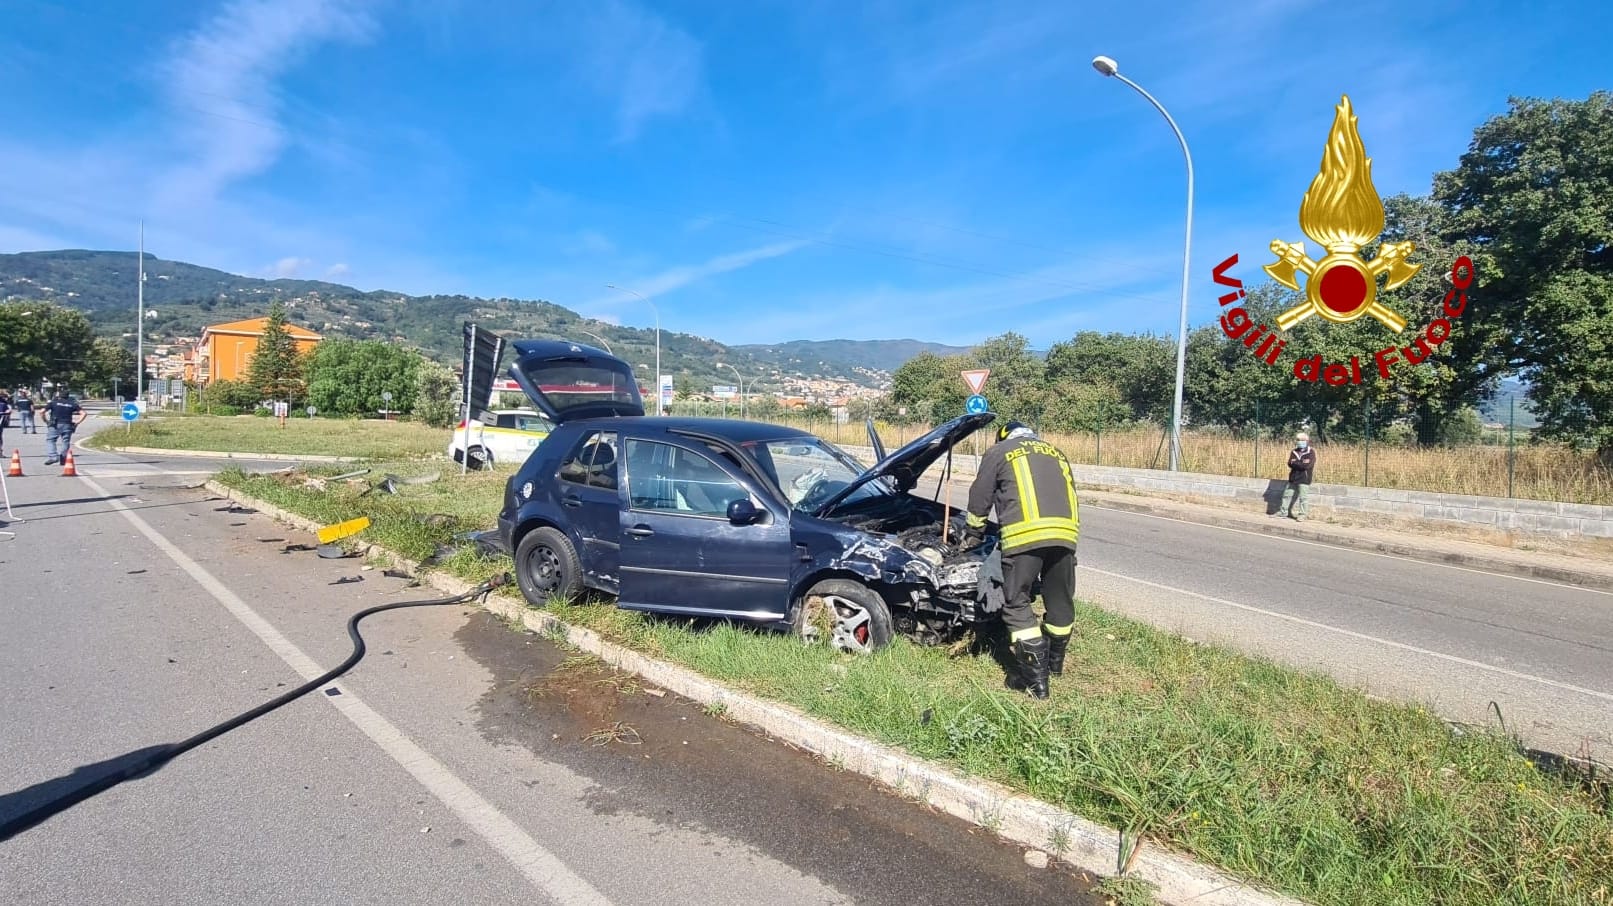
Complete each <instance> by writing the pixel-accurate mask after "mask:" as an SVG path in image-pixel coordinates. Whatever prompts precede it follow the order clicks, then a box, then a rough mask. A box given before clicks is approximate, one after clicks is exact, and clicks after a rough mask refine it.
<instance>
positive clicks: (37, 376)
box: [0, 302, 95, 388]
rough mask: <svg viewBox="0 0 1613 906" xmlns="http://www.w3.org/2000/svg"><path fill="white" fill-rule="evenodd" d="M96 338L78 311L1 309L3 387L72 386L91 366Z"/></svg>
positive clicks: (15, 305)
mask: <svg viewBox="0 0 1613 906" xmlns="http://www.w3.org/2000/svg"><path fill="white" fill-rule="evenodd" d="M94 345H95V334H94V332H93V330H92V329H91V327H90V322H89V319H87V318H85V317H84V315H83V314H81V313H80V312H77V311H74V310H72V309H70V308H64V307H62V306H60V305H55V304H53V303H50V302H8V303H5V304H0V387H22V386H32V387H36V388H37V387H38V385H39V382H40V381H41V380H42V379H45V378H49V379H50V380H51V381H52V382H53V383H67V384H68V386H70V387H71V386H73V384H72V376H73V375H74V374H75V373H82V372H83V370H84V368H85V366H86V365H87V364H88V363H89V361H90V358H91V353H92V351H93V349H94Z"/></svg>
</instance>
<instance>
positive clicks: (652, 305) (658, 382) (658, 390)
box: [605, 283, 664, 415]
mask: <svg viewBox="0 0 1613 906" xmlns="http://www.w3.org/2000/svg"><path fill="white" fill-rule="evenodd" d="M605 288H606V289H614V290H616V291H617V292H619V293H627V294H629V295H633V296H638V297H639V298H640V299H642V300H643V301H644V304H646V305H648V306H649V307H650V310H651V311H653V312H655V414H656V415H662V414H664V413H663V411H662V409H661V309H659V308H656V307H655V303H654V302H651V301H650V300H649V299H646V298H645V297H644V294H643V293H638V292H634V291H633V290H630V289H627V288H625V287H621V286H617V285H616V284H614V283H607V284H605Z"/></svg>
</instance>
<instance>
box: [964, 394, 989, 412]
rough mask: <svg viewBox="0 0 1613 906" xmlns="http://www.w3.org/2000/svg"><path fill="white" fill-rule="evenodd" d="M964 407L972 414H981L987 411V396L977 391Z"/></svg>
mask: <svg viewBox="0 0 1613 906" xmlns="http://www.w3.org/2000/svg"><path fill="white" fill-rule="evenodd" d="M964 408H965V409H967V410H968V411H969V414H970V415H979V414H980V413H982V412H985V411H987V408H988V407H987V406H986V398H985V397H983V396H981V395H980V394H978V393H976V394H975V395H974V396H971V397H969V402H968V403H967V404H966V405H965V406H964Z"/></svg>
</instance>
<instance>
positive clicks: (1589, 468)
mask: <svg viewBox="0 0 1613 906" xmlns="http://www.w3.org/2000/svg"><path fill="white" fill-rule="evenodd" d="M781 421H782V423H786V424H797V425H799V426H800V427H803V428H808V429H809V430H811V431H813V432H814V433H816V434H818V435H819V436H821V437H825V438H827V439H829V440H832V441H834V442H836V443H840V444H846V445H863V444H866V443H867V431H866V429H865V428H864V427H863V426H862V425H858V424H846V425H833V424H825V423H824V422H822V421H819V422H817V423H816V424H810V425H809V424H807V423H806V422H804V421H800V420H796V419H786V420H781ZM878 429H879V434H880V439H881V440H882V441H883V442H884V444H885V446H886V448H887V449H895V448H896V447H898V446H900V445H901V444H903V443H905V442H907V441H910V440H912V439H913V438H915V437H918V436H919V435H921V434H923V433H924V432H925V431H927V430H928V428H927V427H925V426H922V425H920V426H911V425H910V426H906V427H898V426H894V425H886V424H880V425H879V426H878ZM1044 436H1045V437H1046V438H1047V439H1048V440H1049V441H1051V442H1052V443H1054V444H1055V445H1056V446H1058V448H1059V449H1061V450H1063V451H1064V453H1065V455H1066V456H1069V457H1070V460H1071V461H1072V462H1077V463H1085V464H1089V465H1105V466H1125V467H1129V468H1137V469H1147V468H1155V469H1163V468H1165V465H1166V463H1167V462H1168V459H1169V451H1168V450H1167V449H1166V446H1165V443H1164V434H1163V431H1161V430H1160V429H1158V428H1153V429H1138V428H1133V429H1128V430H1122V431H1115V432H1105V433H1104V434H1103V435H1102V437H1099V436H1098V435H1096V434H1057V433H1049V434H1046V435H1044ZM986 442H987V441H986V438H983V437H982V438H978V439H977V442H976V443H975V444H973V445H971V444H970V443H969V442H965V444H964V445H963V446H962V447H961V448H960V452H966V453H973V452H977V449H983V448H984V447H985V445H986ZM1288 449H1289V445H1288V444H1287V443H1286V442H1284V441H1276V440H1269V439H1266V438H1262V439H1261V440H1260V442H1259V445H1258V450H1257V447H1256V443H1255V441H1254V440H1253V439H1250V438H1237V437H1231V436H1228V435H1226V434H1218V433H1211V432H1194V431H1189V432H1187V433H1186V434H1185V435H1183V437H1182V463H1181V466H1182V470H1183V471H1187V472H1200V473H1205V474H1210V475H1230V476H1234V477H1240V478H1287V477H1288V468H1287V465H1286V463H1287V458H1288ZM1316 451H1317V460H1318V465H1317V470H1316V480H1317V481H1318V482H1323V483H1327V484H1346V485H1356V486H1366V487H1377V488H1403V489H1407V490H1418V491H1434V492H1438V493H1443V494H1469V495H1474V496H1480V497H1507V496H1509V487H1508V477H1507V473H1508V468H1509V458H1510V460H1511V463H1510V467H1511V472H1512V478H1511V487H1510V496H1513V497H1521V498H1528V499H1533V500H1560V501H1566V502H1569V503H1597V504H1609V505H1613V471H1610V470H1609V469H1608V468H1607V467H1605V466H1602V465H1600V464H1598V462H1597V460H1596V457H1595V455H1594V454H1593V453H1589V452H1576V451H1574V450H1570V449H1568V448H1567V447H1563V446H1559V445H1552V444H1528V443H1524V442H1522V441H1521V440H1520V442H1519V443H1518V444H1517V446H1516V447H1515V448H1514V449H1513V450H1511V451H1510V452H1509V451H1508V449H1507V447H1506V445H1505V444H1500V445H1488V444H1473V445H1470V446H1461V447H1415V446H1410V447H1408V446H1398V445H1390V444H1382V443H1374V444H1372V445H1371V446H1370V447H1368V446H1367V445H1365V444H1361V443H1329V444H1319V445H1317V448H1316Z"/></svg>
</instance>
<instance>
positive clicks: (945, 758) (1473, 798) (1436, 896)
mask: <svg viewBox="0 0 1613 906" xmlns="http://www.w3.org/2000/svg"><path fill="white" fill-rule="evenodd" d="M412 467H413V468H414V469H415V470H416V471H419V470H420V469H421V468H422V467H421V466H420V465H419V464H413V466H412ZM401 468H403V467H402V466H400V467H399V469H401ZM329 471H335V467H332V469H331V470H329ZM395 471H396V470H395ZM399 474H402V473H401V471H399ZM506 474H507V473H506ZM504 477H505V476H504V474H500V473H493V474H488V475H472V476H470V477H469V478H468V479H464V480H461V479H460V478H459V476H458V474H457V473H454V474H453V475H452V476H450V477H449V478H447V479H446V480H444V481H442V482H439V483H437V484H432V485H425V486H421V487H415V488H407V489H405V493H404V494H403V495H400V496H396V497H391V496H377V495H374V494H371V495H369V496H366V497H362V498H360V497H357V496H354V492H353V491H351V490H336V491H326V492H324V493H320V492H315V491H310V490H307V489H305V488H302V487H299V486H297V485H295V484H288V483H286V482H284V481H282V480H277V479H274V478H268V477H248V476H245V475H242V474H241V473H238V472H237V473H227V474H226V475H224V476H222V478H223V480H224V481H225V482H226V483H228V484H230V485H232V486H234V487H237V488H240V489H241V490H243V491H246V492H247V493H251V494H255V495H257V496H260V497H263V498H265V499H268V500H270V501H272V502H275V503H277V504H279V505H281V506H284V507H286V508H288V509H291V510H293V511H296V512H300V513H303V514H304V515H307V516H309V517H311V518H314V519H318V520H321V521H336V520H337V519H341V518H349V517H351V516H353V515H357V514H359V513H365V514H368V515H370V516H371V517H372V519H374V520H375V524H374V526H373V527H372V528H371V529H370V530H369V531H367V532H366V535H365V536H366V537H368V538H370V539H371V540H374V541H376V542H377V543H380V544H382V545H385V546H388V547H392V548H394V549H396V550H398V551H399V552H400V553H403V554H405V555H407V556H412V557H419V556H424V555H425V554H428V553H430V552H431V551H432V550H434V549H435V547H436V545H437V544H439V543H442V542H445V541H448V540H449V539H450V538H451V536H452V534H453V531H454V530H456V529H458V530H462V529H463V528H472V527H474V528H482V527H488V526H490V525H491V524H492V519H493V514H494V513H495V512H496V510H497V506H498V499H499V495H500V493H501V489H502V484H503V479H504ZM431 513H444V514H448V515H450V516H453V517H456V519H457V520H458V522H457V523H455V524H454V526H453V527H450V526H449V525H446V524H445V525H440V526H433V525H430V524H428V523H427V522H425V521H422V518H421V517H422V516H423V515H425V514H431ZM446 568H447V569H448V570H449V571H450V572H453V573H455V574H457V575H459V576H462V577H464V578H467V579H472V580H479V579H481V578H484V577H486V576H487V575H489V574H491V573H493V572H495V571H497V570H500V569H508V568H509V562H508V560H507V559H503V558H500V559H498V560H485V559H482V558H479V557H476V556H474V555H473V554H469V553H467V552H463V551H462V552H461V553H459V554H456V555H455V556H454V557H452V558H451V559H450V560H449V561H448V562H447V563H446ZM552 610H553V612H554V613H555V614H556V615H557V616H559V617H560V618H561V619H563V620H565V621H567V622H570V623H574V624H576V625H581V626H586V627H588V628H591V629H594V630H595V631H598V632H600V633H601V634H602V635H604V636H605V637H607V638H610V639H612V640H614V641H617V642H620V643H623V644H626V645H629V646H631V647H634V648H636V649H638V650H641V651H645V652H647V653H650V654H653V655H655V656H658V657H662V658H665V659H667V660H670V661H673V662H675V663H679V664H683V665H685V666H688V667H691V668H693V669H695V670H697V671H699V672H700V673H702V674H704V675H707V676H710V677H713V678H715V679H718V680H721V681H723V682H726V683H729V684H731V685H733V686H736V687H739V688H742V689H746V690H749V691H750V692H753V693H756V694H759V695H762V696H765V697H767V698H771V699H774V700H777V701H782V702H786V703H789V704H791V705H794V706H796V707H799V708H801V709H802V710H804V711H806V712H808V713H811V714H813V715H815V716H817V717H820V718H823V719H826V720H828V721H830V722H832V723H835V724H838V725H839V726H842V727H844V728H846V729H848V730H851V731H853V732H856V733H860V734H862V735H864V736H867V737H870V738H873V739H877V740H879V741H881V742H884V743H888V744H891V745H895V746H899V747H901V748H903V749H905V750H907V751H909V752H911V753H913V754H915V755H918V756H921V757H924V758H928V759H933V760H935V761H937V762H941V763H944V764H947V765H950V766H952V767H954V768H956V769H958V770H961V771H963V772H966V773H969V774H973V775H976V776H979V777H984V778H989V779H991V780H995V781H998V782H1000V783H1003V784H1005V785H1008V786H1010V787H1012V788H1014V789H1016V790H1020V791H1023V792H1025V793H1028V794H1030V795H1033V796H1036V797H1037V798H1040V799H1043V800H1046V801H1048V802H1053V803H1057V804H1059V805H1061V806H1064V807H1066V808H1068V809H1070V810H1071V811H1074V812H1076V813H1078V814H1081V815H1083V816H1085V817H1088V818H1090V819H1092V820H1095V821H1099V822H1103V823H1105V824H1108V825H1109V826H1112V827H1118V828H1122V829H1124V830H1126V831H1127V832H1128V833H1129V834H1130V835H1133V836H1135V837H1139V838H1141V839H1142V840H1143V841H1144V843H1143V845H1144V846H1148V847H1157V846H1164V847H1168V848H1171V849H1175V850H1179V851H1182V852H1186V853H1189V854H1192V855H1194V856H1196V857H1199V858H1201V859H1203V860H1205V861H1206V862H1208V863H1210V864H1213V865H1216V866H1219V867H1221V868H1222V869H1225V870H1227V871H1229V872H1231V873H1233V874H1236V875H1239V876H1241V877H1244V878H1247V879H1249V880H1252V881H1255V882H1258V883H1263V884H1268V885H1270V886H1272V887H1274V888H1277V889H1279V890H1282V891H1284V892H1286V893H1289V894H1291V895H1295V896H1299V897H1302V898H1305V899H1307V900H1310V901H1312V902H1315V903H1319V904H1341V906H1343V904H1352V906H1353V904H1359V903H1384V904H1420V903H1439V904H1489V903H1507V904H1536V903H1540V904H1558V903H1561V904H1587V906H1594V904H1604V906H1605V904H1609V903H1613V818H1610V817H1609V815H1608V814H1607V804H1606V801H1605V799H1598V797H1597V795H1596V794H1595V793H1594V792H1592V791H1590V790H1587V789H1585V788H1584V787H1581V786H1577V785H1575V784H1572V783H1570V782H1568V781H1566V780H1563V779H1561V778H1558V777H1556V776H1553V775H1549V774H1545V773H1542V772H1541V771H1539V770H1538V769H1537V768H1536V767H1535V766H1534V764H1533V763H1532V762H1530V761H1529V760H1528V759H1526V758H1524V757H1523V756H1521V755H1520V754H1518V751H1517V749H1516V746H1515V744H1514V743H1513V742H1512V741H1511V740H1508V739H1507V738H1505V737H1503V736H1502V735H1501V734H1499V733H1495V732H1470V733H1466V734H1460V735H1459V734H1456V733H1453V732H1452V731H1451V730H1450V729H1448V728H1447V726H1446V725H1445V724H1444V723H1443V722H1442V721H1440V720H1439V719H1438V718H1437V717H1435V716H1434V715H1433V714H1430V713H1428V712H1427V711H1425V710H1423V709H1421V708H1418V707H1410V706H1401V705H1396V704H1391V703H1385V702H1380V701H1376V700H1373V699H1369V698H1367V697H1366V696H1363V695H1361V694H1358V693H1356V692H1353V691H1350V690H1346V689H1344V688H1341V687H1340V686H1338V685H1337V684H1336V683H1334V682H1332V681H1331V680H1329V679H1327V678H1325V677H1322V676H1320V675H1314V674H1306V673H1301V672H1297V671H1294V670H1290V669H1287V668H1284V667H1280V666H1277V665H1275V664H1272V663H1270V662H1267V661H1263V660H1259V659H1255V658H1249V657H1245V656H1242V655H1238V654H1236V653H1233V652H1231V651H1228V650H1224V649H1220V648H1216V647H1213V646H1205V645H1195V644H1192V643H1189V642H1186V641H1184V640H1181V639H1179V638H1176V637H1174V636H1171V635H1168V634H1166V633H1163V632H1159V631H1156V630H1154V629H1151V628H1149V627H1147V626H1144V625H1142V624H1139V623H1136V622H1133V621H1130V620H1126V619H1123V618H1120V617H1117V616H1114V615H1111V614H1108V613H1105V612H1103V611H1101V610H1098V609H1097V608H1094V607H1090V606H1083V607H1082V608H1081V610H1080V615H1079V620H1078V624H1077V634H1076V637H1075V641H1074V643H1073V644H1072V646H1071V651H1070V656H1069V659H1070V667H1069V670H1068V671H1067V673H1066V675H1065V676H1064V677H1062V678H1059V679H1056V680H1055V681H1054V690H1053V697H1052V699H1051V700H1050V701H1048V702H1043V703H1038V702H1033V701H1031V700H1029V699H1028V698H1025V697H1024V696H1022V695H1016V694H1011V693H1008V692H1006V691H1004V690H1003V689H1002V676H1003V674H1002V669H1001V667H999V666H998V665H997V663H996V662H995V661H994V660H993V659H992V658H991V657H989V656H985V655H966V656H957V657H954V656H949V655H948V653H947V652H945V651H943V650H939V649H933V648H921V647H918V646H915V645H911V644H908V643H907V642H905V641H900V640H899V641H898V642H897V643H895V644H893V645H892V646H891V647H890V648H888V649H886V650H884V651H882V652H880V653H878V654H876V655H874V656H871V657H862V658H858V657H850V656H843V655H836V654H834V653H832V652H830V651H828V650H826V649H824V648H821V647H812V648H809V647H805V646H802V645H800V644H798V643H796V642H795V641H794V640H792V639H790V638H787V637H783V636H778V635H770V634H764V633H758V632H752V631H748V630H744V629H739V628H734V627H731V626H726V625H718V626H715V627H703V626H696V625H694V624H691V623H690V622H689V621H683V620H678V621H672V620H664V619H656V618H653V617H648V616H645V615H641V614H635V613H629V612H627V611H621V610H616V609H615V608H612V607H609V606H602V605H599V604H582V605H564V606H555V607H553V608H552ZM1604 795H1605V794H1604ZM1057 843H1058V841H1056V840H1051V841H1047V845H1048V846H1049V847H1052V848H1055V849H1056V848H1058V846H1057ZM1131 894H1132V895H1133V896H1139V895H1140V894H1141V891H1132V892H1131Z"/></svg>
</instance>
